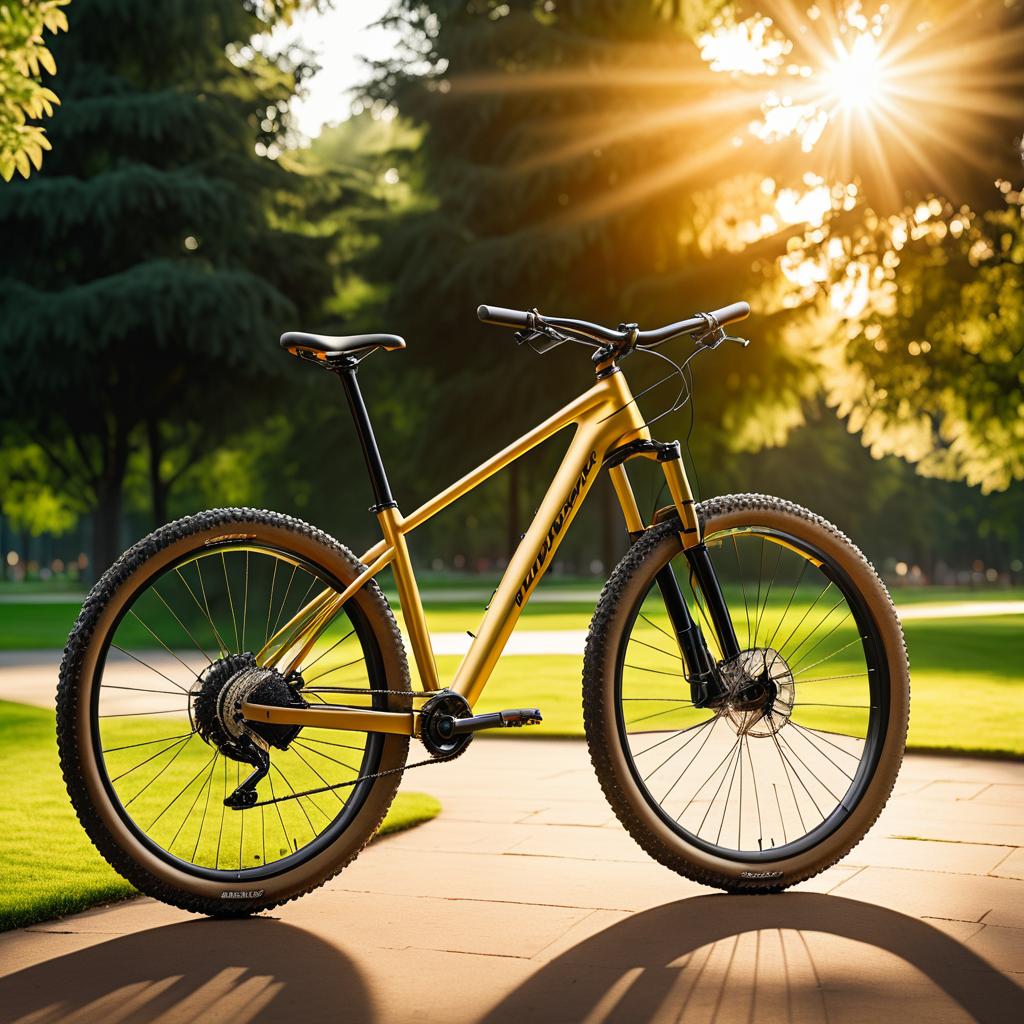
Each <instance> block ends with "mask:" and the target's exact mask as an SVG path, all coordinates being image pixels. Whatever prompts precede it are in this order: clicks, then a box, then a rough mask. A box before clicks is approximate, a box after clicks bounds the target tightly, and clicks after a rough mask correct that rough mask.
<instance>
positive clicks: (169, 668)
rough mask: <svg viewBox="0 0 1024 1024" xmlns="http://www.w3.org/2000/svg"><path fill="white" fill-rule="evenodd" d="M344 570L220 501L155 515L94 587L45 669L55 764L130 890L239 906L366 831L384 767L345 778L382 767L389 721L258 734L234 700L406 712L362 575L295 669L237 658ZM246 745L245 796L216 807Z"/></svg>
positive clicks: (181, 901) (197, 907) (260, 518)
mask: <svg viewBox="0 0 1024 1024" xmlns="http://www.w3.org/2000/svg"><path fill="white" fill-rule="evenodd" d="M359 569H360V566H359V563H358V561H357V559H356V558H355V557H354V556H353V555H352V554H351V552H349V551H348V550H347V549H345V548H343V547H342V546H341V545H340V544H338V543H337V542H336V541H334V540H332V539H331V538H330V537H328V536H327V535H326V534H323V533H321V532H320V531H318V530H314V529H313V528H311V527H309V526H307V525H306V524H305V523H301V522H299V521H298V520H294V519H290V518H288V517H287V516H281V515H276V514H274V513H270V512H257V511H252V510H248V509H226V510H219V511H214V512H206V513H202V514H201V515H196V516H191V517H189V518H186V519H182V520H179V521H177V522H175V523H171V524H169V525H168V526H165V527H163V528H162V529H160V530H157V531H156V532H155V533H153V534H151V535H150V536H149V537H146V538H145V539H144V540H142V541H140V542H139V543H138V544H136V545H135V546H134V547H133V548H132V549H131V550H129V551H128V552H126V553H125V554H124V555H123V556H122V557H121V558H120V559H119V560H118V561H117V563H115V565H114V566H112V567H111V569H110V570H108V572H107V573H105V574H104V576H103V577H102V578H101V579H100V581H99V582H98V583H97V584H96V586H95V587H94V588H93V590H92V592H91V593H90V594H89V596H88V598H87V599H86V602H85V605H84V606H83V609H82V613H81V615H80V616H79V618H78V621H77V622H76V624H75V627H74V630H73V631H72V633H71V637H70V639H69V641H68V646H67V648H66V651H65V655H64V660H63V662H62V665H61V672H60V683H59V688H58V696H57V725H58V742H59V747H60V758H61V767H62V769H63V772H64V779H65V782H66V783H67V787H68V792H69V794H70V796H71V800H72V803H73V804H74V807H75V810H76V811H77V813H78V816H79V819H80V820H81V822H82V824H83V825H84V827H85V829H86V831H87V832H88V834H89V836H90V838H91V839H92V841H93V842H94V843H95V845H96V847H97V848H98V849H99V851H100V852H101V853H102V854H103V855H104V857H106V859H107V860H108V861H109V862H110V864H111V865H112V866H113V867H114V868H115V869H116V870H117V871H119V872H120V873H121V874H122V875H123V876H124V877H125V878H126V879H128V881H130V882H131V883H132V884H134V885H135V886H136V887H137V888H139V889H141V890H142V891H143V892H145V893H147V894H149V895H151V896H154V897H156V898H158V899H161V900H163V901H165V902H167V903H171V904H174V905H175V906H179V907H183V908H184V909H187V910H194V911H201V912H203V913H207V914H215V915H220V916H225V915H231V916H234V915H239V914H248V913H252V912H254V911H256V910H261V909H265V908H267V907H271V906H274V905H275V904H278V903H281V902H282V901H284V900H287V899H291V898H293V897H295V896H298V895H301V894H302V893H305V892H308V891H309V890H311V889H313V888H316V887H317V886H319V885H321V884H322V883H323V882H324V881H325V880H326V879H328V878H330V877H331V876H332V875H334V874H335V873H336V872H338V871H339V870H340V869H341V868H343V867H344V866H345V865H346V864H347V863H348V862H349V861H351V860H352V859H353V858H354V857H355V856H356V855H357V854H358V852H359V851H360V850H361V849H362V847H363V846H364V845H365V843H366V842H367V841H368V840H369V839H370V838H371V837H372V836H373V834H374V833H375V832H376V830H377V828H378V827H379V825H380V823H381V821H382V820H383V818H384V815H385V814H386V813H387V810H388V807H389V806H390V804H391V801H392V799H393V797H394V794H395V791H396V790H397V788H398V784H399V780H400V777H401V776H400V774H399V773H398V772H395V773H394V774H390V775H386V776H384V777H382V778H364V777H365V776H370V775H374V774H376V773H379V772H388V771H392V770H394V769H400V768H401V767H402V766H403V765H404V763H405V758H406V754H407V751H408V744H409V739H408V737H402V736H384V735H381V734H368V733H357V732H340V731H337V730H333V729H330V730H329V729H311V728H308V727H306V728H302V729H293V728H291V727H280V726H276V727H270V726H263V727H262V729H263V733H262V735H259V736H258V737H257V738H256V740H258V742H257V741H254V740H253V737H252V736H251V735H249V736H248V737H247V735H246V732H245V729H244V727H243V726H242V725H241V724H240V720H239V717H238V714H237V708H238V707H239V706H240V702H241V701H242V700H243V699H246V698H247V697H248V696H250V695H252V697H253V699H254V700H258V701H260V702H265V703H272V704H274V703H294V704H301V703H302V702H305V703H307V704H311V705H315V704H330V703H338V704H347V705H352V706H362V707H373V708H379V709H387V710H406V709H408V708H409V706H410V703H411V702H410V699H409V698H408V697H404V696H402V692H403V691H409V689H410V685H409V670H408V665H407V663H406V658H405V651H404V648H403V646H402V643H401V639H400V635H399V633H398V629H397V626H396V624H395V620H394V617H393V615H392V614H391V611H390V609H389V608H388V605H387V602H386V600H385V598H384V596H383V594H382V593H381V592H380V590H379V588H378V587H377V586H376V584H375V583H373V582H372V581H371V582H370V583H368V584H367V585H366V586H364V587H363V588H362V589H361V590H360V591H359V592H358V593H357V594H356V595H355V596H354V597H353V598H352V599H350V600H349V601H348V602H347V603H346V605H345V607H344V609H343V610H342V611H341V612H340V613H339V614H338V615H337V616H336V617H335V619H334V620H333V622H332V623H331V625H330V626H329V627H328V629H327V630H326V631H325V632H324V634H323V635H322V636H321V637H320V639H319V641H318V642H317V644H316V646H315V647H314V648H313V650H312V651H310V652H309V654H308V655H307V656H306V657H305V659H304V660H303V663H302V664H301V665H300V666H299V670H298V675H296V676H288V677H287V678H286V677H285V676H283V675H282V674H281V673H278V672H274V671H273V670H264V669H260V668H259V667H258V666H257V665H256V655H257V653H258V652H259V650H260V648H261V647H262V646H263V645H264V644H265V643H266V641H267V639H268V638H269V637H271V636H273V635H274V633H275V632H276V631H277V630H278V629H279V628H281V627H282V626H284V624H285V623H287V622H288V621H289V620H290V619H291V618H292V616H294V615H295V614H296V613H297V612H298V611H299V609H300V608H302V607H304V606H305V605H306V604H307V603H308V602H309V601H310V600H312V599H313V598H315V597H316V595H317V594H319V593H321V592H322V591H324V590H327V591H329V592H340V591H341V590H343V589H344V587H345V586H346V585H347V584H348V583H349V582H351V581H352V580H353V579H354V578H355V577H356V575H357V574H358V572H359ZM332 687H333V688H345V689H349V688H354V689H356V690H357V691H359V692H357V693H337V692H332V691H331V688H332ZM386 691H390V692H386ZM395 691H397V692H395ZM256 748H258V751H257V750H256ZM265 760H269V764H267V765H266V767H267V772H266V774H265V776H264V777H263V778H262V779H261V780H260V781H259V782H258V783H257V785H256V786H255V787H254V791H253V792H252V794H251V796H250V797H249V801H248V802H249V803H253V802H254V803H255V806H229V805H228V804H226V803H225V801H227V800H229V798H230V797H231V794H232V793H234V792H235V791H236V790H237V789H238V787H239V786H240V785H241V783H242V782H243V781H244V780H245V779H246V778H247V777H248V776H250V775H251V774H252V773H253V772H254V770H255V768H256V766H257V764H259V763H260V762H261V761H265ZM358 780H362V781H358ZM310 790H320V792H317V793H308V791H310ZM241 803H243V804H244V803H245V801H242V802H241Z"/></svg>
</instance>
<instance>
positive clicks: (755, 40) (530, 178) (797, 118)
mask: <svg viewBox="0 0 1024 1024" xmlns="http://www.w3.org/2000/svg"><path fill="white" fill-rule="evenodd" d="M391 20H392V22H393V23H395V24H399V25H402V26H404V27H405V30H406V37H407V40H408V46H409V52H408V53H407V54H403V55H402V56H401V57H400V58H398V59H395V60H393V61H390V62H385V63H383V64H381V65H379V66H378V68H377V74H376V78H375V81H374V82H373V83H372V84H371V86H370V87H369V88H368V98H369V99H370V100H372V101H374V102H376V103H378V104H381V105H392V106H395V107H397V108H398V109H399V110H400V111H401V113H402V114H403V115H404V116H406V117H408V118H410V119H411V120H412V122H413V123H414V124H415V125H417V126H419V127H421V129H422V130H423V133H424V134H423V146H422V147H421V160H422V175H423V181H424V189H425V194H426V196H427V197H428V198H429V200H430V201H429V202H425V203H424V204H422V205H421V207H420V208H419V209H417V210H414V211H412V212H410V214H409V215H408V216H406V217H405V218H403V219H402V220H401V221H400V222H399V223H398V224H397V225H396V226H395V229H394V233H393V234H392V235H391V237H390V239H387V238H386V244H385V245H384V246H382V247H381V249H380V251H379V261H378V264H377V269H376V271H375V275H376V278H377V279H378V280H382V281H383V280H388V281H390V282H393V283H394V287H393V289H392V290H391V292H390V296H391V297H390V302H389V306H388V310H387V315H388V317H389V318H390V320H392V321H395V322H397V323H398V324H399V325H400V326H404V327H406V329H408V330H412V329H413V328H414V327H415V328H416V329H417V331H418V334H419V336H420V339H421V341H426V342H428V343H429V344H430V346H431V352H430V356H431V359H432V360H433V362H434V364H435V366H436V368H437V372H438V374H439V375H441V376H443V377H444V378H445V380H446V381H447V380H450V379H455V380H458V379H460V377H461V378H463V379H465V380H466V381H467V388H466V395H467V396H468V394H469V393H470V391H471V390H472V389H474V388H479V387H481V386H483V387H484V388H485V389H488V390H493V385H494V382H495V381H496V380H500V381H501V387H502V392H503V394H504V395H505V396H506V401H505V402H503V403H496V404H495V405H494V407H493V410H492V411H493V413H494V424H495V429H498V427H497V425H498V424H501V429H502V434H503V435H504V434H505V432H506V431H511V430H513V429H514V426H515V425H516V424H515V423H514V422H509V420H510V419H511V420H513V421H514V420H515V419H516V412H515V410H516V409H518V408H523V409H527V408H528V409H531V410H532V409H536V408H537V405H538V403H539V402H543V403H544V404H547V402H548V401H551V402H552V404H553V401H554V399H555V395H554V394H548V395H543V396H542V395H540V394H539V393H538V390H539V387H538V377H540V378H541V379H542V380H544V381H551V382H554V384H555V387H554V390H557V391H560V392H561V393H562V394H564V391H563V390H562V383H561V382H562V380H563V379H564V377H563V374H562V373H561V372H560V371H561V368H562V365H564V366H566V367H567V366H568V363H564V364H561V365H559V359H560V358H561V357H562V356H564V353H562V352H559V353H556V355H554V356H548V357H545V358H546V359H547V360H548V361H549V363H554V364H555V365H556V367H557V369H555V371H554V372H545V373H543V374H538V375H533V374H524V375H522V376H521V377H520V376H518V375H516V376H515V377H513V378H512V379H509V377H508V376H507V375H506V371H505V370H504V369H502V370H500V371H494V370H493V368H492V366H491V365H490V363H491V360H490V357H489V355H487V354H485V353H486V352H487V350H486V349H485V348H484V335H483V333H482V332H477V331H474V330H473V329H472V328H471V326H470V324H469V317H468V311H469V310H471V309H472V308H473V306H474V305H475V304H476V302H478V301H480V300H481V299H482V300H484V301H497V302H504V303H505V304H508V305H513V306H516V305H518V306H520V307H529V306H533V305H537V306H539V307H540V308H541V309H542V310H550V311H554V312H559V313H567V312H568V313H578V314H579V315H583V316H587V317H590V318H592V319H598V320H604V321H606V322H613V323H614V322H616V321H617V320H619V319H621V318H629V319H637V320H639V321H641V323H643V324H650V323H660V322H665V321H668V320H671V319H676V318H678V317H680V316H682V315H685V314H686V313H687V312H689V311H691V310H693V309H706V308H709V307H711V306H714V305H717V304H719V303H720V302H724V301H727V300H730V299H733V298H736V297H739V296H743V297H745V298H749V299H751V301H752V303H753V304H754V308H755V312H756V313H757V314H758V320H757V322H756V324H755V325H753V326H752V327H751V330H752V331H753V332H754V334H755V337H756V339H757V345H755V346H753V347H752V348H751V349H750V350H749V351H746V352H742V353H740V352H737V351H721V352H719V353H716V356H715V360H716V365H715V367H714V370H713V371H711V370H708V371H705V372H704V373H703V374H702V375H701V379H700V383H701V385H702V387H701V391H700V399H701V410H702V427H703V431H702V435H701V437H700V438H699V439H698V449H699V450H701V451H702V454H703V455H704V456H705V457H706V456H707V455H708V453H709V448H716V449H717V450H718V452H719V453H720V454H721V453H723V452H730V451H731V452H735V451H750V450H755V449H757V448H759V447H761V446H764V445H766V444H767V445H778V444H781V443H782V442H783V441H785V439H786V437H787V435H788V434H789V432H790V431H791V430H793V429H794V428H795V427H798V426H799V425H800V424H802V423H803V422H805V420H806V415H807V410H808V408H810V407H811V406H810V405H809V401H810V399H811V398H812V397H813V396H814V395H815V394H817V393H818V391H819V388H821V387H822V386H824V388H825V390H826V394H827V395H828V398H829V402H830V404H831V405H832V406H833V407H834V408H836V410H837V411H838V412H839V414H840V415H841V416H842V417H843V418H844V419H845V420H846V421H847V424H848V426H849V428H850V429H851V430H853V431H855V432H858V433H861V436H862V440H863V441H864V443H865V444H867V445H869V446H870V448H871V450H872V452H873V453H875V454H877V455H882V454H884V453H887V452H892V453H897V454H900V455H901V456H903V457H906V458H910V459H913V460H915V461H916V462H918V465H919V466H920V468H921V470H922V471H923V472H925V473H929V474H940V475H944V476H954V477H958V478H963V479H967V480H968V481H970V482H973V483H981V484H982V485H983V486H986V487H993V486H1005V485H1006V483H1008V482H1009V480H1011V479H1013V478H1015V477H1018V478H1019V477H1020V476H1021V474H1022V472H1024V459H1022V439H1024V433H1022V428H1020V427H1019V424H1020V423H1021V422H1024V420H1022V416H1021V412H1020V409H1021V407H1022V402H1021V397H1022V393H1021V391H1020V385H1019V380H1018V379H1017V378H1018V377H1019V373H1020V367H1021V350H1020V346H1019V344H1015V343H1014V341H1013V339H1014V338H1016V337H1017V333H1016V325H1017V323H1018V318H1019V310H1020V309H1021V307H1020V301H1019V296H1020V288H1019V282H1020V271H1019V264H1020V256H1019V251H1020V249H1021V245H1020V241H1019V239H1020V209H1021V203H1020V194H1021V193H1020V192H1019V191H1018V190H1017V189H1016V188H1015V187H1014V186H1013V184H1012V182H1013V181H1014V180H1018V179H1019V174H1020V135H1019V131H1020V130H1019V123H1020V119H1021V117H1022V115H1024V85H1022V82H1021V79H1020V76H1019V75H1018V74H1017V71H1018V68H1017V64H1018V63H1019V51H1020V42H1021V39H1022V37H1024V4H1022V3H1020V2H1019V0H1007V2H1006V3H1003V4H963V3H961V2H957V0H905V2H904V3H902V4H900V5H893V4H891V3H890V4H884V3H881V2H873V0H864V2H861V0H830V2H826V3H821V2H818V3H815V4H813V5H812V4H810V3H807V4H802V3H793V2H792V0H751V2H750V3H746V2H742V0H740V2H735V3H719V2H713V0H708V2H702V0H691V2H682V3H669V2H660V0H648V2H643V3H636V2H625V0H598V2H587V3H583V2H573V0H565V2H562V0H556V2H540V0H519V2H507V3H501V4H498V3H492V2H490V0H471V2H469V3H464V2H461V0H432V2H428V3H422V2H419V0H416V2H414V0H403V2H397V3H396V4H395V6H394V9H393V12H392V17H391ZM994 180H998V181H1000V182H1002V185H1001V188H1002V191H997V190H996V189H994V188H993V186H992V182H993V181H994ZM1007 200H1010V202H1009V208H1008V209H1007ZM925 222H928V223H927V224H926V223H925ZM425 310H429V311H430V314H429V317H425V315H424V311H425ZM880 332H881V334H880ZM460 336H461V339H462V340H460ZM487 337H488V339H489V340H490V342H491V343H492V344H493V341H494V335H493V333H491V334H488V335H487ZM890 337H891V339H892V343H891V344H889V343H887V341H886V338H890ZM880 338H881V340H880ZM922 353H924V354H925V355H922ZM925 356H927V357H925ZM635 362H636V359H635V358H634V364H635ZM634 364H631V365H630V370H631V373H633V374H634V375H635V374H636V368H635V365H634ZM545 370H546V371H547V367H545ZM489 375H490V376H489ZM541 386H542V385H541ZM648 401H650V399H648ZM453 404H454V403H453ZM656 408H657V407H655V409H656ZM509 409H512V413H511V415H509ZM652 411H653V410H652ZM662 429H669V430H671V427H670V426H667V427H664V428H662ZM487 433H489V431H488V432H487ZM462 440H463V439H462V438H460V441H462ZM473 441H474V439H468V444H469V445H470V446H472V445H473Z"/></svg>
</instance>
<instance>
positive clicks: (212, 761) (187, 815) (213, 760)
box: [150, 752, 219, 863]
mask: <svg viewBox="0 0 1024 1024" xmlns="http://www.w3.org/2000/svg"><path fill="white" fill-rule="evenodd" d="M218 753H219V752H218ZM216 761H217V753H215V754H214V755H213V757H211V758H210V760H209V761H208V762H207V764H206V765H205V766H204V768H203V771H205V770H206V768H209V769H210V773H209V775H208V776H207V779H208V780H209V779H212V778H213V772H214V769H215V768H216V767H217V764H216ZM200 774H202V772H200ZM196 777H197V778H198V776H196ZM192 781H193V782H194V781H195V780H194V779H193V780H192ZM191 784H192V783H191V782H190V783H189V785H191ZM185 788H186V789H187V788H188V786H186V787H185ZM205 788H206V783H203V784H202V785H201V786H200V787H199V788H198V789H197V790H196V795H195V797H194V798H193V800H192V804H191V806H190V807H189V809H188V810H187V811H186V812H185V817H184V818H182V819H181V824H180V825H179V826H178V830H177V831H176V832H175V833H174V836H173V837H172V839H171V841H170V842H169V843H168V844H167V852H168V853H170V852H171V851H172V850H173V849H174V844H175V843H176V842H177V841H178V836H180V835H181V830H182V829H183V828H184V827H185V823H186V822H187V821H188V819H189V818H191V817H192V812H193V811H194V810H195V809H196V804H197V803H199V798H200V797H201V796H202V795H203V790H204V789H205ZM182 792H184V790H183V791H182ZM154 824H155V822H154ZM150 827H152V826H150ZM192 861H193V863H195V857H194V856H193V858H192Z"/></svg>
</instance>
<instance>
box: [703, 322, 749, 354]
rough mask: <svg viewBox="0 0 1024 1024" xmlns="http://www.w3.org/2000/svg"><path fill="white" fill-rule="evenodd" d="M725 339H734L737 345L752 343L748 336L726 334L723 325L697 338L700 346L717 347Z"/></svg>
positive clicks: (706, 347)
mask: <svg viewBox="0 0 1024 1024" xmlns="http://www.w3.org/2000/svg"><path fill="white" fill-rule="evenodd" d="M723 341H734V342H736V344H737V345H742V346H743V347H744V348H746V347H747V346H748V345H749V344H750V340H749V339H748V338H734V337H733V336H732V335H731V334H726V333H725V331H724V330H723V329H722V328H721V327H716V328H715V329H714V330H711V331H708V332H707V333H706V334H702V335H701V336H700V337H699V338H697V340H696V345H697V347H698V348H704V349H716V348H718V346H719V345H721V344H722V342H723Z"/></svg>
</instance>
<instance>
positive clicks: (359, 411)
mask: <svg viewBox="0 0 1024 1024" xmlns="http://www.w3.org/2000/svg"><path fill="white" fill-rule="evenodd" d="M358 365H359V361H358V360H357V359H353V358H351V357H345V358H343V359H338V360H332V366H331V369H332V370H333V371H334V372H335V373H336V374H337V375H338V378H339V379H340V380H341V384H342V387H343V388H344V389H345V397H346V398H347V399H348V407H349V409H350V411H351V412H352V420H353V422H354V423H355V427H356V436H357V437H358V438H359V447H360V448H361V449H362V452H363V459H364V460H365V461H366V469H367V471H368V472H369V474H370V486H371V487H372V488H373V500H374V504H373V507H372V508H371V509H370V511H371V512H375V513H379V512H381V511H382V510H383V509H386V508H397V507H398V502H396V501H395V499H394V496H393V495H392V493H391V485H390V484H389V483H388V476H387V473H386V472H385V471H384V462H383V460H382V459H381V457H380V449H379V448H378V447H377V438H376V437H375V436H374V433H373V426H372V424H371V423H370V415H369V413H368V412H367V411H366V403H365V402H364V401H363V394H362V392H361V391H360V389H359V381H358V380H357V379H356V368H357V367H358Z"/></svg>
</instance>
